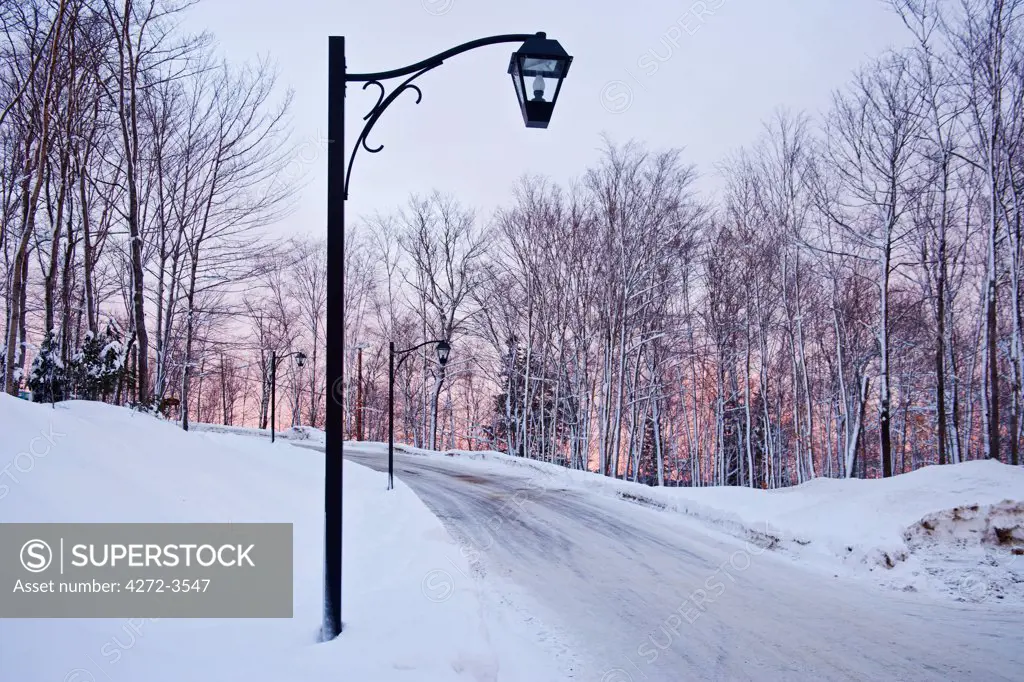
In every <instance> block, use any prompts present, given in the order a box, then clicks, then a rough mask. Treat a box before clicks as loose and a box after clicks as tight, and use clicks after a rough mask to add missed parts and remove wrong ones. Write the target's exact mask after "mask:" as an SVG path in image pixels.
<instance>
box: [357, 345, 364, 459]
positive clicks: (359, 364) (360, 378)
mask: <svg viewBox="0 0 1024 682" xmlns="http://www.w3.org/2000/svg"><path fill="white" fill-rule="evenodd" d="M357 350H358V351H359V355H358V356H357V359H356V367H357V369H356V376H357V379H356V440H358V441H362V440H363V347H362V346H361V345H360V346H359V347H358V349H357Z"/></svg>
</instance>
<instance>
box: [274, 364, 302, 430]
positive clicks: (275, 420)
mask: <svg viewBox="0 0 1024 682" xmlns="http://www.w3.org/2000/svg"><path fill="white" fill-rule="evenodd" d="M290 357H294V358H295V365H296V366H297V367H298V368H299V369H302V367H303V366H304V365H305V364H306V354H305V353H303V352H302V351H301V350H297V351H295V352H294V353H288V354H287V355H281V356H278V354H277V351H276V350H272V351H270V442H271V443H273V442H274V431H275V430H276V429H275V426H276V425H277V365H278V364H279V363H280V362H281V361H282V360H284V359H286V358H290Z"/></svg>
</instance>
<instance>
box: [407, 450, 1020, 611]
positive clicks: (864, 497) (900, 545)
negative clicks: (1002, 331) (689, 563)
mask: <svg viewBox="0 0 1024 682" xmlns="http://www.w3.org/2000/svg"><path fill="white" fill-rule="evenodd" d="M399 449H401V450H402V451H404V452H407V453H410V454H422V455H434V456H440V455H447V456H452V457H459V458H461V459H465V460H467V465H469V466H473V465H474V464H470V463H475V465H476V466H486V467H501V466H511V467H515V470H516V471H518V472H520V473H523V474H525V475H527V476H529V477H530V478H531V479H532V480H533V481H534V484H535V485H538V486H545V487H554V488H558V487H565V486H566V485H575V486H579V487H583V488H586V489H589V490H592V491H595V492H598V493H601V494H605V495H609V496H614V497H617V498H620V499H623V500H626V501H628V502H632V503H636V504H641V505H644V506H647V507H652V508H656V509H661V510H664V511H666V512H676V513H681V514H686V515H688V516H692V517H696V518H699V519H701V520H703V521H705V522H708V523H711V524H714V525H715V526H718V527H720V528H722V529H724V530H726V531H728V532H731V533H733V534H736V535H739V536H743V537H745V538H747V539H752V540H754V541H756V542H759V543H763V544H765V545H767V546H770V547H772V548H773V549H777V550H779V551H782V552H785V553H788V554H791V555H793V556H795V557H797V558H799V559H800V560H801V561H802V562H806V563H808V564H812V565H815V566H817V567H818V568H820V569H821V570H823V571H829V572H832V573H838V572H842V573H844V574H846V575H848V576H851V577H858V576H861V577H866V578H868V579H870V580H872V581H873V582H877V583H879V584H882V585H884V586H887V587H891V588H895V589H903V590H915V591H927V592H932V593H936V594H941V595H945V596H948V597H950V598H952V599H956V600H960V601H975V602H977V601H988V602H999V601H1003V602H1010V603H1024V467H1011V466H1008V465H1005V464H1002V463H999V462H995V461H975V462H965V463H963V464H957V465H950V466H942V467H939V466H931V467H925V468H923V469H920V470H918V471H915V472H913V473H909V474H904V475H901V476H896V477H893V478H890V479H885V480H857V479H851V480H837V479H826V478H819V479H815V480H813V481H810V482H808V483H805V484H803V485H800V486H796V487H792V488H784V489H780V490H758V489H751V488H741V487H729V488H724V487H711V488H651V487H648V486H643V485H638V484H635V483H631V482H626V481H619V480H614V479H609V478H606V477H603V476H598V475H597V474H593V473H589V472H583V471H570V470H567V469H565V468H563V467H560V466H556V465H553V464H549V463H545V462H537V461H534V460H528V459H522V458H518V457H510V456H508V455H505V454H502V453H498V452H470V451H463V450H449V451H444V452H443V453H430V452H429V451H425V450H419V449H417V448H412V447H408V446H399Z"/></svg>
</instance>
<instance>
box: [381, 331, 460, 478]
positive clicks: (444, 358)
mask: <svg viewBox="0 0 1024 682" xmlns="http://www.w3.org/2000/svg"><path fill="white" fill-rule="evenodd" d="M432 343H436V344H437V362H438V364H440V365H441V367H444V366H445V365H447V364H448V355H449V354H450V353H451V352H452V347H451V346H450V345H449V344H448V341H446V340H445V339H435V340H434V341H424V342H423V343H421V344H420V345H418V346H413V347H412V348H406V349H405V350H398V351H396V350H395V342H394V341H392V342H391V344H390V345H389V353H388V490H391V489H393V488H394V487H395V372H397V371H398V369H399V367H401V366H402V363H403V362H405V359H406V358H407V357H408V356H409V354H410V353H412V352H413V351H417V350H419V349H420V348H423V347H424V346H429V345H430V344H432ZM395 358H398V364H397V365H396V364H395Z"/></svg>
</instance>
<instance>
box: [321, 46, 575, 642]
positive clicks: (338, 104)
mask: <svg viewBox="0 0 1024 682" xmlns="http://www.w3.org/2000/svg"><path fill="white" fill-rule="evenodd" d="M500 43H521V44H522V45H521V47H520V48H519V50H518V51H517V52H516V53H515V54H514V55H513V56H512V63H511V64H510V65H509V73H510V74H512V77H513V82H515V83H517V84H516V96H517V97H518V99H519V106H520V109H521V110H522V112H523V120H524V121H525V122H526V125H527V127H531V128H546V127H547V125H548V123H549V122H550V121H551V114H552V112H553V110H554V106H555V101H556V99H557V98H558V94H559V93H560V91H561V87H562V80H563V79H564V78H565V76H566V74H567V73H568V71H569V64H570V63H571V61H572V57H570V56H569V55H568V54H567V53H566V52H565V50H564V49H562V47H561V45H559V44H558V42H557V41H554V40H548V38H547V35H546V34H544V33H536V34H529V33H522V34H509V35H499V36H491V37H489V38H480V39H478V40H473V41H470V42H468V43H464V44H462V45H459V46H457V47H453V48H451V49H450V50H446V51H444V52H441V53H438V54H436V55H434V56H433V57H430V58H428V59H424V60H423V61H421V62H417V63H416V64H410V65H409V66H406V67H402V68H400V69H393V70H391V71H380V72H377V73H348V71H347V67H346V64H345V38H344V37H340V36H331V37H330V38H329V52H328V69H327V80H328V86H327V87H328V92H327V138H328V143H327V385H328V386H329V387H330V389H331V396H332V398H333V399H332V400H328V401H327V415H326V422H325V430H326V434H325V438H326V442H325V445H324V613H323V627H322V630H321V632H320V638H321V641H328V640H331V639H334V638H335V637H337V636H338V633H340V632H341V626H342V624H341V546H342V545H341V531H342V525H341V521H342V479H343V458H344V453H343V442H344V433H343V428H344V409H343V405H342V402H341V401H342V399H343V396H344V395H345V391H344V376H345V272H344V267H345V201H346V200H347V199H348V189H349V181H350V180H351V176H352V163H353V162H354V161H355V156H356V154H357V153H358V151H359V150H360V149H364V150H366V151H367V152H370V153H371V154H376V153H377V152H379V151H381V149H383V147H382V146H377V147H371V146H369V145H368V144H367V137H368V136H369V134H370V131H372V130H373V127H374V126H375V125H376V124H377V121H378V120H380V117H381V115H382V114H383V113H384V111H385V110H387V108H388V107H389V106H391V104H392V103H393V102H394V101H395V100H396V99H397V98H398V96H399V95H401V94H402V93H403V92H405V91H406V90H411V91H413V92H415V93H416V101H417V102H419V101H420V100H421V99H422V98H423V92H422V91H421V90H420V89H419V86H417V85H414V84H413V81H414V80H416V79H417V78H419V77H420V76H422V75H423V74H425V73H427V72H428V71H431V70H433V69H435V68H437V67H438V66H441V65H442V64H444V62H445V60H446V59H448V58H450V57H454V56H456V55H460V54H462V53H464V52H469V51H470V50H474V49H476V48H478V47H485V46H488V45H497V44H500ZM525 78H531V79H532V81H531V83H530V85H531V87H532V88H533V90H532V94H533V98H532V99H531V98H530V97H529V96H528V94H527V93H528V91H527V89H526V87H525V81H524V79H525ZM393 79H402V80H401V82H400V83H399V84H398V85H397V86H395V87H394V88H393V89H392V90H391V92H388V90H387V88H385V87H384V81H390V80H393ZM347 83H362V84H363V89H364V90H365V89H366V88H368V87H370V86H371V85H372V86H374V87H376V88H378V90H379V91H380V92H379V93H378V96H377V102H376V104H374V105H373V108H371V109H370V111H369V113H367V114H366V115H365V116H364V117H363V120H364V121H365V122H366V123H365V124H364V125H363V129H362V132H360V134H359V136H358V137H357V138H356V143H355V145H353V147H352V151H351V154H349V156H348V164H347V166H346V158H345V157H346V150H345V87H346V84H347ZM548 97H550V100H548V99H547V98H548ZM439 359H440V356H439Z"/></svg>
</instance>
